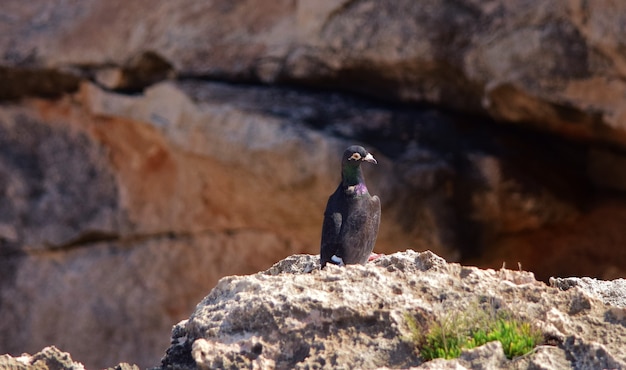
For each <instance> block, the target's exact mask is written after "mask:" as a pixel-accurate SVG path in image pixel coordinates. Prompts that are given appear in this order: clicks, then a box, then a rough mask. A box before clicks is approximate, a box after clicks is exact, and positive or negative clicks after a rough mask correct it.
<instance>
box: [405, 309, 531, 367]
mask: <svg viewBox="0 0 626 370" xmlns="http://www.w3.org/2000/svg"><path fill="white" fill-rule="evenodd" d="M405 318H406V321H407V324H408V326H409V330H410V331H411V340H412V341H413V343H415V345H416V347H417V348H419V353H420V355H421V356H422V358H423V359H425V360H432V359H434V358H446V359H451V358H456V357H458V356H459V355H460V354H461V352H462V351H463V350H464V349H471V348H474V347H478V346H482V345H483V344H485V343H487V342H491V341H494V340H497V341H499V342H500V343H502V348H503V350H504V354H505V355H506V357H507V358H509V359H511V358H513V357H515V356H521V355H524V354H526V353H528V352H530V351H531V350H532V349H533V348H534V347H535V346H536V345H537V344H539V343H540V342H541V340H542V336H541V333H540V332H539V331H538V330H537V329H535V328H533V327H532V326H531V325H530V324H529V323H528V322H525V321H523V320H521V319H515V318H513V316H512V315H511V313H510V312H508V311H505V310H499V311H498V310H497V309H494V308H493V307H492V306H489V307H486V308H485V307H482V308H481V307H476V308H475V309H471V310H467V311H465V312H463V313H458V312H457V313H454V312H453V313H450V314H447V315H444V316H443V317H441V318H438V319H436V320H434V322H429V323H427V324H426V325H425V326H426V328H424V327H423V326H420V325H418V323H417V320H416V319H415V318H414V317H413V316H411V315H409V314H406V315H405Z"/></svg>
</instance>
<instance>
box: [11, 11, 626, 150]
mask: <svg viewBox="0 0 626 370" xmlns="http://www.w3.org/2000/svg"><path fill="white" fill-rule="evenodd" d="M4 5H5V6H4V8H5V9H6V13H7V16H6V17H5V18H4V19H5V21H3V22H2V23H0V51H1V52H0V56H1V57H0V65H1V66H4V67H5V68H6V70H5V71H6V72H5V74H4V77H3V74H2V73H0V80H1V81H2V82H3V84H5V86H8V87H10V88H9V91H12V93H10V94H8V95H9V96H23V95H28V94H33V93H37V92H38V90H43V91H46V89H45V88H42V87H38V86H33V87H31V88H28V85H26V86H27V87H26V88H24V89H20V88H18V87H17V86H18V85H19V84H20V82H21V81H22V79H20V78H16V77H15V76H16V74H17V73H19V72H18V71H19V69H20V68H24V67H28V68H29V70H30V71H33V72H32V73H34V74H37V73H39V72H38V71H43V70H46V69H48V70H51V71H52V73H56V74H57V75H59V76H61V78H65V79H68V80H72V82H69V83H64V84H53V83H49V84H48V85H50V86H52V89H53V90H55V89H56V91H58V92H63V91H71V90H72V89H73V90H75V89H76V88H77V83H76V77H75V76H85V77H91V76H92V75H96V76H97V77H96V80H99V81H102V83H103V84H104V85H106V86H109V87H113V88H119V89H126V88H131V89H137V88H141V87H143V86H146V85H148V84H150V83H152V82H154V81H155V80H160V79H164V78H167V77H168V76H171V74H170V73H169V72H168V71H169V70H171V71H172V72H173V73H175V74H178V75H181V76H186V77H188V76H203V77H211V78H220V79H229V80H237V81H250V80H257V81H264V82H270V83H273V82H298V83H303V84H307V85H309V84H315V85H323V86H332V87H334V88H343V89H349V90H353V91H357V92H360V93H367V94H371V95H375V96H381V97H385V98H387V99H394V100H398V101H409V102H424V101H426V102H431V103H435V104H438V105H443V106H447V107H453V108H456V109H461V110H464V111H470V112H486V113H488V114H490V115H491V116H492V117H494V118H497V119H500V120H503V121H508V122H517V123H520V124H525V125H527V124H529V125H534V126H537V127H541V128H542V129H544V130H549V131H555V132H558V133H559V134H561V135H564V136H569V137H577V138H586V139H600V140H606V141H610V142H614V143H617V144H619V145H621V146H624V145H625V144H626V135H624V130H625V127H624V125H623V123H622V122H623V121H624V116H625V114H626V111H624V109H623V107H624V106H626V105H625V104H624V100H623V99H624V98H623V96H624V91H626V85H625V84H624V82H623V78H622V77H623V76H624V73H626V60H625V57H624V55H623V52H622V48H623V46H624V41H623V37H621V36H622V29H621V24H622V23H623V14H625V13H626V12H625V11H624V10H625V9H624V6H625V5H623V4H622V3H620V2H609V3H606V4H605V3H602V2H589V3H588V2H584V1H580V0H566V1H562V0H550V1H542V2H541V3H540V4H536V5H537V6H528V3H527V2H513V3H512V2H509V1H505V0H498V1H489V2H484V1H464V2H448V1H441V0H431V1H428V2H427V3H425V4H416V3H415V2H413V1H411V0H403V1H399V2H398V1H378V2H372V1H347V0H343V1H342V0H326V1H316V2H315V3H309V2H306V1H298V2H293V1H275V2H273V3H272V5H271V7H258V6H257V4H256V2H254V1H241V2H237V3H236V4H234V3H231V2H228V1H218V2H214V3H210V4H209V3H203V2H198V1H194V0H185V1H182V2H178V3H176V4H172V3H171V2H168V1H138V2H135V3H133V5H132V6H129V5H128V4H127V3H126V2H124V1H122V0H109V1H90V2H81V1H62V2H61V1H58V0H57V1H51V2H46V3H42V4H39V3H33V4H24V3H23V2H21V1H19V0H10V1H5V4H4ZM215 20H219V22H216V21H215ZM103 28H106V29H107V32H104V33H103V32H102V29H103ZM111 67H114V69H115V68H116V69H117V71H119V74H117V73H116V74H117V75H118V76H123V77H122V78H111V75H110V73H105V74H107V75H108V77H103V76H102V75H103V73H101V70H108V71H111ZM34 80H35V81H36V79H34ZM57 80H58V79H57ZM41 81H46V79H44V78H41ZM49 89H50V88H48V90H49Z"/></svg>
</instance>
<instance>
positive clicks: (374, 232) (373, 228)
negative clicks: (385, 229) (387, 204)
mask: <svg viewBox="0 0 626 370" xmlns="http://www.w3.org/2000/svg"><path fill="white" fill-rule="evenodd" d="M369 209H370V210H369V215H370V217H368V219H367V230H368V236H367V240H368V243H369V246H368V249H369V251H370V253H371V252H372V250H373V249H374V245H375V244H376V238H377V237H378V228H379V227H380V198H378V196H377V195H374V196H373V197H372V198H371V199H370V201H369ZM368 257H369V255H368Z"/></svg>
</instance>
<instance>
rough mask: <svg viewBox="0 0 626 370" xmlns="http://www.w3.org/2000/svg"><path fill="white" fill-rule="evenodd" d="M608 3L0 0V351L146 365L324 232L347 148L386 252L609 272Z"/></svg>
mask: <svg viewBox="0 0 626 370" xmlns="http://www.w3.org/2000/svg"><path fill="white" fill-rule="evenodd" d="M625 7H626V5H624V4H622V3H621V2H617V1H597V2H596V1H594V2H587V1H582V0H554V1H552V0H549V1H537V2H533V1H519V2H510V1H504V0H502V1H498V0H495V1H473V0H465V1H448V0H429V1H424V2H422V1H420V2H415V1H411V0H407V1H375V2H374V1H367V0H358V1H353V0H343V1H342V0H323V1H314V2H309V1H291V0H289V1H282V0H281V1H273V2H272V3H271V4H266V6H259V5H258V2H257V1H238V2H232V1H212V2H203V1H194V0H184V1H177V2H170V1H153V0H138V1H133V2H132V4H131V3H129V2H126V1H122V0H90V1H81V0H63V1H61V0H52V1H46V2H23V1H18V0H6V1H3V4H2V8H3V10H2V12H1V13H2V14H0V198H1V199H2V201H0V317H2V318H3V320H0V353H10V354H12V355H14V356H17V355H19V354H20V353H22V352H30V353H35V352H37V351H39V350H40V349H41V348H44V347H47V346H49V345H56V346H57V347H58V348H62V349H63V350H65V351H69V352H70V353H72V355H73V356H74V357H75V358H76V359H77V360H78V361H80V362H82V363H84V364H85V366H87V367H88V368H98V367H105V366H109V365H110V364H114V363H118V362H122V361H126V362H130V363H136V364H139V365H140V366H141V367H146V366H151V365H153V364H155V363H156V362H158V359H159V358H160V356H161V355H162V354H163V352H164V351H165V349H166V348H167V346H168V341H167V333H168V332H169V331H170V327H171V325H172V323H176V322H178V321H180V320H181V319H183V318H186V317H188V315H189V313H190V312H192V310H193V307H194V305H195V304H196V303H197V302H198V301H199V300H200V299H201V298H202V297H203V296H204V295H205V294H206V292H207V291H209V290H210V289H211V288H212V287H214V286H215V284H216V283H217V282H218V280H219V279H220V278H221V277H223V276H228V275H238V274H239V275H240V274H249V273H254V272H257V271H261V270H265V269H267V268H269V267H270V266H272V264H274V263H275V262H276V261H278V260H280V259H282V258H285V257H286V256H289V255H292V254H299V253H308V254H314V253H317V252H318V247H319V233H320V228H321V219H322V211H323V207H324V203H325V201H326V199H327V197H328V195H329V194H330V193H331V192H332V191H333V189H334V188H335V187H336V184H337V182H338V179H339V171H338V168H339V156H340V154H341V152H342V151H343V149H344V148H345V147H346V146H348V145H349V144H354V143H361V144H363V145H365V146H366V147H367V149H368V150H370V151H372V152H373V153H374V155H375V157H376V158H377V159H379V162H380V163H379V165H378V166H377V167H376V168H372V169H367V170H368V172H367V173H366V177H367V179H368V186H369V187H370V188H371V190H372V192H373V193H375V194H378V195H379V196H380V197H381V199H382V209H383V215H382V224H381V232H380V236H379V240H378V244H377V247H376V251H377V252H384V253H392V252H395V251H398V250H404V249H406V248H413V249H416V250H432V251H433V252H435V253H437V254H438V255H441V256H443V257H445V258H446V259H447V260H449V261H457V262H462V263H463V264H473V265H478V266H481V267H490V268H498V267H500V266H502V264H503V262H505V263H506V266H508V267H516V266H518V263H520V264H521V266H522V268H523V269H524V270H528V271H532V272H533V273H535V276H537V278H538V279H539V280H541V281H544V282H548V281H549V278H550V277H552V276H557V277H558V276H589V277H595V278H600V279H606V280H609V279H614V278H618V277H624V276H626V273H625V271H626V254H625V253H624V248H623V245H624V244H625V243H626V232H625V231H624V227H623V225H624V223H625V222H626V202H625V199H624V191H625V190H626V175H625V172H624V171H625V170H624V168H626V166H625V165H624V164H625V163H626V159H625V158H626V157H625V154H624V153H626V135H625V130H626V129H625V127H624V122H626V121H625V120H624V118H625V117H626V116H625V113H624V107H626V104H625V102H624V99H625V96H626V94H625V93H624V92H625V91H626V85H625V82H624V81H626V79H625V78H624V75H625V74H626V72H625V71H626V68H625V65H626V64H625V60H626V56H625V55H624V50H626V49H625V48H624V40H625V38H624V37H623V27H622V25H623V24H624V19H623V18H624V14H626V9H624V8H625ZM181 282H182V283H181ZM95 348H107V350H105V351H96V350H94V349H95Z"/></svg>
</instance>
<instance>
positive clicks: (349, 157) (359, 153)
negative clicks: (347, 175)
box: [342, 145, 378, 167]
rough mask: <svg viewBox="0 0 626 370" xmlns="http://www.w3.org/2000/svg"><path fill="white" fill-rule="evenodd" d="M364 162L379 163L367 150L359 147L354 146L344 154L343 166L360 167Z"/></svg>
mask: <svg viewBox="0 0 626 370" xmlns="http://www.w3.org/2000/svg"><path fill="white" fill-rule="evenodd" d="M363 162H369V163H374V164H376V163H378V162H377V161H376V159H374V156H373V155H372V154H371V153H368V152H367V150H365V148H363V147H362V146H359V145H352V146H351V147H349V148H348V149H346V151H345V152H343V159H342V164H343V166H344V167H345V166H350V167H358V166H360V165H361V163H363Z"/></svg>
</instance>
